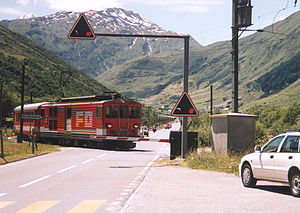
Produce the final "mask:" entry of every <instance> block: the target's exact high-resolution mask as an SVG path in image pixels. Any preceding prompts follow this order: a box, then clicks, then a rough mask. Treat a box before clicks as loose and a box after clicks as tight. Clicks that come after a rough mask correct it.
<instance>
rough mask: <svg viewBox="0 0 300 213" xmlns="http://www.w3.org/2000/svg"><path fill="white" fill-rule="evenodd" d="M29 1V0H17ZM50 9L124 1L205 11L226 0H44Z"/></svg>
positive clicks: (98, 7) (84, 8)
mask: <svg viewBox="0 0 300 213" xmlns="http://www.w3.org/2000/svg"><path fill="white" fill-rule="evenodd" d="M18 1H29V0H18ZM44 1H45V2H47V4H48V5H49V7H50V8H51V9H55V10H65V11H87V10H103V9H105V8H111V7H122V6H123V5H125V4H126V3H134V4H140V5H148V6H161V7H165V8H166V9H168V10H170V11H176V12H200V13H203V12H207V11H209V9H210V8H211V7H213V6H216V5H220V4H225V3H226V2H227V1H226V0H44Z"/></svg>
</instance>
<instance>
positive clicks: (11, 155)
mask: <svg viewBox="0 0 300 213" xmlns="http://www.w3.org/2000/svg"><path fill="white" fill-rule="evenodd" d="M37 146H38V149H37V150H36V148H35V150H34V154H32V144H31V143H28V142H23V143H17V142H13V141H8V140H6V139H4V141H3V147H4V158H1V157H0V165H2V164H6V163H10V162H14V161H18V160H23V159H26V158H31V157H35V156H38V155H43V154H47V153H50V152H56V151H59V150H58V146H54V145H49V144H38V145H37Z"/></svg>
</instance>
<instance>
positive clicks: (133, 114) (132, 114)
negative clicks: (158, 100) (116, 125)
mask: <svg viewBox="0 0 300 213" xmlns="http://www.w3.org/2000/svg"><path fill="white" fill-rule="evenodd" d="M129 118H140V107H129Z"/></svg>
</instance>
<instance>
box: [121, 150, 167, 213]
mask: <svg viewBox="0 0 300 213" xmlns="http://www.w3.org/2000/svg"><path fill="white" fill-rule="evenodd" d="M165 148H166V144H164V146H163V147H162V148H161V149H160V152H161V151H163V150H164V149H165ZM160 154H161V153H159V154H158V155H156V156H155V157H154V158H153V159H152V161H150V162H149V163H148V164H147V166H146V167H145V168H144V169H143V172H141V173H140V174H139V175H138V176H142V174H143V175H144V174H146V172H147V171H149V170H150V168H151V167H152V165H153V164H154V162H155V161H157V160H158V159H159V158H160ZM138 176H137V177H138ZM144 183H145V181H142V182H141V184H140V185H139V186H138V187H137V188H136V189H135V190H134V192H133V193H132V194H131V195H130V197H129V199H128V200H127V201H126V203H125V205H124V206H123V207H122V208H121V209H120V211H119V213H124V212H125V211H126V209H127V208H128V205H129V203H130V202H131V200H132V199H133V198H134V197H135V196H136V194H137V193H138V192H139V191H140V189H141V188H142V186H143V185H144ZM123 191H126V189H125V190H123Z"/></svg>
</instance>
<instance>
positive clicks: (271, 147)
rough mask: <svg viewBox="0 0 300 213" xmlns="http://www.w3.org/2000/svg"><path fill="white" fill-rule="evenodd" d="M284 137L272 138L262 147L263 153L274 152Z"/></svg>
mask: <svg viewBox="0 0 300 213" xmlns="http://www.w3.org/2000/svg"><path fill="white" fill-rule="evenodd" d="M283 138H284V136H279V137H276V138H273V139H272V140H271V141H270V142H269V143H267V145H265V146H264V148H263V152H276V151H277V149H278V147H279V145H280V143H281V141H282V139H283Z"/></svg>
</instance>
